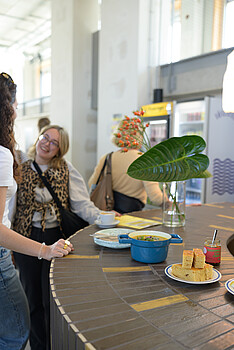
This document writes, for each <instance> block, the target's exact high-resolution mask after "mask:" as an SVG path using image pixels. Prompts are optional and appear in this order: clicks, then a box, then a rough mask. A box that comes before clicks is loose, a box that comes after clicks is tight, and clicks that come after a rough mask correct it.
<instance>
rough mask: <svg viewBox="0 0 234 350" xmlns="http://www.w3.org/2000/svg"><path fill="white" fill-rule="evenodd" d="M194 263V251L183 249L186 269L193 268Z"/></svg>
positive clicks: (183, 263)
mask: <svg viewBox="0 0 234 350" xmlns="http://www.w3.org/2000/svg"><path fill="white" fill-rule="evenodd" d="M192 265H193V251H192V250H184V251H183V261H182V266H183V268H185V269H191V267H192Z"/></svg>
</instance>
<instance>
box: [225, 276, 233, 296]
mask: <svg viewBox="0 0 234 350" xmlns="http://www.w3.org/2000/svg"><path fill="white" fill-rule="evenodd" d="M225 287H226V289H227V291H228V292H230V293H232V294H234V278H232V279H231V280H228V281H227V282H226V283H225Z"/></svg>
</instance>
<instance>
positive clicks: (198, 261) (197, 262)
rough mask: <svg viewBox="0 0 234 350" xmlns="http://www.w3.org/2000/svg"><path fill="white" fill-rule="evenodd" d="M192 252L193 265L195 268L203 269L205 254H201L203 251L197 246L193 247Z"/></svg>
mask: <svg viewBox="0 0 234 350" xmlns="http://www.w3.org/2000/svg"><path fill="white" fill-rule="evenodd" d="M193 253H194V258H193V267H195V268H196V269H203V268H204V267H205V259H206V257H205V254H203V251H202V250H201V249H199V248H194V249H193Z"/></svg>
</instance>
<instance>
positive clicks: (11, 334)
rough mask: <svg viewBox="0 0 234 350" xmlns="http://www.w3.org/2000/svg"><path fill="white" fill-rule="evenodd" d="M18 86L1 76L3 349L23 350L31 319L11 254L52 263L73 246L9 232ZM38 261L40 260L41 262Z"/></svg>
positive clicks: (0, 339) (16, 171)
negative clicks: (51, 261)
mask: <svg viewBox="0 0 234 350" xmlns="http://www.w3.org/2000/svg"><path fill="white" fill-rule="evenodd" d="M16 108H17V100H16V85H15V84H14V82H13V80H12V78H11V77H10V76H9V75H8V74H7V73H1V74H0V125H1V127H0V305H1V306H0V349H1V350H10V349H14V350H16V349H17V350H18V349H24V348H25V345H26V342H27V340H28V336H29V329H30V318H29V311H28V303H27V298H26V295H25V293H24V290H23V288H22V285H21V283H20V280H19V278H18V274H17V273H16V270H15V267H14V265H13V263H12V259H11V252H10V250H14V251H17V252H20V253H22V254H25V255H26V254H27V255H31V256H34V257H35V259H37V260H38V258H39V259H42V258H43V259H45V260H47V261H50V260H51V259H52V258H54V257H62V256H64V255H67V254H68V253H69V252H70V251H71V249H72V244H69V245H67V247H66V248H65V247H64V246H65V241H64V240H63V239H60V240H59V241H57V242H56V243H54V244H52V245H44V244H41V243H39V242H35V241H33V240H31V239H28V238H26V237H23V236H21V235H20V234H18V233H16V232H15V231H13V230H11V229H10V225H11V224H10V221H9V218H8V211H9V208H8V205H9V202H10V199H11V198H12V196H14V194H15V192H16V188H17V184H16V180H18V181H20V169H19V167H18V165H17V162H16V160H15V155H14V148H15V139H14V133H13V126H14V120H15V118H16ZM38 261H39V260H38Z"/></svg>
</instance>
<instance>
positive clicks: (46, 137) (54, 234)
mask: <svg viewBox="0 0 234 350" xmlns="http://www.w3.org/2000/svg"><path fill="white" fill-rule="evenodd" d="M68 148H69V138H68V134H67V132H66V131H65V130H64V129H63V128H62V127H59V126H57V125H48V126H46V127H44V128H43V129H42V131H41V133H40V134H39V137H38V138H37V140H36V142H35V144H34V145H33V146H32V148H31V149H30V151H29V157H30V159H29V160H28V161H26V162H24V163H23V164H22V180H23V181H22V182H21V184H20V185H19V186H18V191H17V210H16V214H15V219H14V224H13V227H14V229H15V230H16V231H17V232H19V233H21V234H22V235H24V236H27V237H30V238H31V239H33V240H35V241H39V242H46V244H52V243H53V242H55V241H56V240H58V239H59V238H61V237H62V230H61V227H60V223H61V218H60V213H59V208H58V206H57V204H56V203H55V201H54V199H53V198H52V196H51V194H50V193H49V191H48V189H47V187H46V186H45V185H44V183H43V182H42V180H41V178H40V176H39V174H38V172H37V171H36V169H35V167H34V165H33V161H34V160H35V161H36V163H37V164H38V165H39V167H40V168H41V171H42V172H43V175H44V176H45V177H46V179H47V181H48V182H49V184H50V186H51V187H52V188H53V191H54V192H55V193H56V194H57V196H58V198H59V200H60V202H61V204H62V206H63V207H64V208H70V209H71V210H72V211H73V212H74V213H75V214H77V215H78V216H79V217H80V218H82V219H83V220H85V221H86V222H88V223H90V224H93V223H94V221H95V220H96V219H97V216H98V215H99V213H100V211H99V209H97V208H96V207H95V206H94V204H93V202H91V201H90V199H89V194H88V191H87V188H86V185H85V182H84V180H83V178H82V177H81V175H80V174H79V172H78V171H77V170H76V169H75V168H74V167H73V166H72V164H71V163H70V162H68V161H65V159H64V155H65V154H66V153H67V151H68ZM14 256H15V262H16V266H17V267H18V268H19V271H20V279H21V282H22V284H23V287H24V289H25V292H26V295H27V297H28V302H29V307H30V315H31V333H30V345H31V349H32V350H35V349H40V350H44V349H50V307H49V300H50V295H49V268H50V263H49V262H47V261H39V260H38V259H34V258H33V257H28V256H26V255H24V254H19V253H16V254H14Z"/></svg>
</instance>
